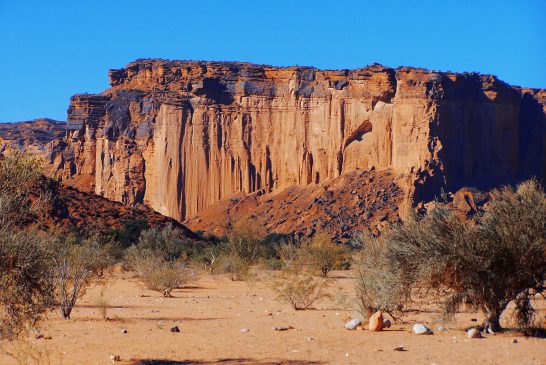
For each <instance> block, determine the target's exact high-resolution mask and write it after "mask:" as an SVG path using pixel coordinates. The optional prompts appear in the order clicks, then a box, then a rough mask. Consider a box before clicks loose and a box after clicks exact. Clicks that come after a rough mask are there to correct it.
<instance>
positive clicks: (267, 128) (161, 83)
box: [49, 60, 546, 221]
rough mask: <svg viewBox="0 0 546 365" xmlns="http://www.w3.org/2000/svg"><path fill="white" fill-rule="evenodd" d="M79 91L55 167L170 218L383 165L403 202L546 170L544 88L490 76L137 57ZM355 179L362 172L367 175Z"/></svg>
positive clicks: (85, 185) (72, 180) (57, 172)
mask: <svg viewBox="0 0 546 365" xmlns="http://www.w3.org/2000/svg"><path fill="white" fill-rule="evenodd" d="M109 76H110V84H111V85H112V87H111V88H110V89H108V90H106V91H105V92H103V93H102V94H98V95H87V94H86V95H75V96H73V97H72V99H71V103H70V107H69V109H68V129H69V131H68V134H67V137H66V138H65V139H59V140H56V141H54V142H52V143H51V145H50V147H49V148H50V151H51V152H50V156H49V162H50V169H51V174H52V175H54V176H56V177H58V178H59V179H61V180H62V181H63V182H64V183H65V184H69V185H73V186H74V187H77V188H78V189H81V190H84V191H91V192H96V193H97V194H100V195H103V196H104V197H106V198H109V199H112V200H116V201H120V202H123V203H126V204H133V203H146V204H148V205H149V206H151V207H152V208H154V209H155V210H157V211H159V212H160V213H163V214H166V215H169V216H171V217H173V218H175V219H177V220H180V221H182V220H184V219H188V218H191V217H194V216H196V215H197V214H198V213H200V212H202V211H203V210H204V209H205V208H207V207H209V206H211V205H213V204H215V203H217V202H219V201H221V200H223V199H227V198H229V197H231V196H233V195H234V194H238V193H244V194H250V193H254V192H259V193H268V192H273V193H275V192H279V191H281V190H283V189H285V188H288V187H291V186H302V187H304V186H307V185H310V184H318V183H322V182H324V181H325V180H329V179H332V178H336V177H338V176H340V175H342V174H345V173H348V172H351V171H355V170H357V169H361V170H368V169H370V168H371V167H375V169H377V170H389V171H391V172H392V173H393V175H394V176H396V181H397V184H398V185H399V186H400V187H401V188H402V190H403V191H404V192H405V193H404V195H405V198H406V200H407V201H409V202H417V201H420V200H427V199H431V198H433V197H434V196H435V195H438V194H439V193H440V189H441V188H444V189H447V190H451V191H455V190H457V189H458V188H459V187H461V186H475V187H477V188H481V189H486V188H489V187H490V186H492V185H495V184H498V183H508V182H515V181H518V180H520V179H523V178H527V177H530V176H537V177H539V178H543V177H544V171H545V168H546V166H545V161H546V152H545V151H546V149H545V142H544V141H545V130H546V128H545V123H546V121H545V114H544V99H545V92H544V90H529V89H521V88H517V87H512V86H510V85H507V84H505V83H503V82H502V81H500V80H498V79H497V78H496V77H494V76H485V75H479V74H452V73H441V72H434V71H428V70H423V69H415V68H399V69H391V68H387V67H383V66H380V65H372V66H368V67H365V68H361V69H356V70H336V71H329V70H318V69H314V68H309V67H287V68H279V67H271V66H259V65H253V64H248V63H227V62H193V61H164V60H138V61H136V62H133V63H131V64H129V65H127V66H126V67H125V68H123V69H120V70H111V71H110V73H109ZM363 183H364V182H363Z"/></svg>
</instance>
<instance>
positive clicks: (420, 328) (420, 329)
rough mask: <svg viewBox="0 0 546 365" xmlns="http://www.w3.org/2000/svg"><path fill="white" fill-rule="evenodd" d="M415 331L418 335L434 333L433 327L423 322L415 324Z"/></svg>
mask: <svg viewBox="0 0 546 365" xmlns="http://www.w3.org/2000/svg"><path fill="white" fill-rule="evenodd" d="M413 333H415V334H416V335H432V331H431V329H430V328H428V327H427V326H425V325H424V324H421V323H416V324H414V325H413Z"/></svg>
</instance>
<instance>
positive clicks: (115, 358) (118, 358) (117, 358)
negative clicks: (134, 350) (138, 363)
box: [110, 355, 121, 362]
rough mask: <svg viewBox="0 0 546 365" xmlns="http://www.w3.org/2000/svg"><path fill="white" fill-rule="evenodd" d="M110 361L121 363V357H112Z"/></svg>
mask: <svg viewBox="0 0 546 365" xmlns="http://www.w3.org/2000/svg"><path fill="white" fill-rule="evenodd" d="M110 360H111V361H112V362H117V361H121V356H119V355H110Z"/></svg>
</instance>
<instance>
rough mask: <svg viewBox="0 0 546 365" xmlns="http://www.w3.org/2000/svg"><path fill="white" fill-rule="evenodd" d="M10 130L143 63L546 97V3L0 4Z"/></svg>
mask: <svg viewBox="0 0 546 365" xmlns="http://www.w3.org/2000/svg"><path fill="white" fill-rule="evenodd" d="M0 52H1V54H0V87H1V90H0V122H6V121H18V120H29V119H34V118H38V117H50V118H55V119H62V120H64V119H65V118H66V109H67V106H68V102H69V98H70V96H71V95H73V94H75V93H82V92H89V93H96V92H100V91H103V90H104V89H106V88H107V87H108V78H107V72H108V69H110V68H119V67H122V66H124V65H126V64H127V63H129V62H131V61H133V60H135V59H137V58H151V57H160V58H166V59H199V60H227V61H249V62H255V63H265V64H272V65H279V66H283V65H294V64H298V65H310V66H315V67H319V68H356V67H361V66H365V65H367V64H371V63H374V62H378V63H381V64H384V65H387V66H391V67H397V66H403V65H405V66H418V67H425V68H431V69H439V70H451V71H479V72H482V73H492V74H496V75H498V76H499V77H500V78H501V79H503V80H505V81H506V82H509V83H511V84H517V85H523V86H530V87H542V88H545V87H546V0H490V1H485V0H472V1H470V0H469V1H465V0H426V1H418V0H414V1H409V0H408V1H401V0H400V1H380V0H376V1H356V0H355V1H343V0H330V1H321V0H315V1H297V0H290V1H289V0H286V1H260V0H249V1H237V0H208V1H197V0H192V1H183V0H179V1H167V0H165V1H159V0H158V1H153V0H148V1H137V0H132V1H121V0H120V1H116V0H108V1H102V0H100V1H99V0H87V1H83V0H82V1H80V0H71V1H68V0H67V1H55V0H40V1H25V0H0Z"/></svg>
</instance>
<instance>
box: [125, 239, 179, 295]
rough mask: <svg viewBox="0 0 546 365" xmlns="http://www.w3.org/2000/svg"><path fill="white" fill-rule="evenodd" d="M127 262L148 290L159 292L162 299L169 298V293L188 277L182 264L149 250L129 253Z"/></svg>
mask: <svg viewBox="0 0 546 365" xmlns="http://www.w3.org/2000/svg"><path fill="white" fill-rule="evenodd" d="M128 262H129V263H130V265H131V267H132V268H133V269H134V270H135V271H136V273H137V274H138V276H139V278H140V279H141V280H142V282H143V283H144V285H146V287H147V288H148V289H150V290H154V291H157V292H160V293H161V294H162V295H163V296H164V297H171V292H172V291H173V290H174V289H177V288H179V287H181V286H182V285H183V284H185V283H186V282H187V281H188V279H189V277H190V273H189V271H188V269H187V268H186V266H185V265H184V264H183V263H181V262H176V261H167V260H165V258H163V257H162V256H157V255H155V254H154V252H152V251H150V250H148V251H145V250H141V251H133V252H131V253H130V255H129V259H128Z"/></svg>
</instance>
